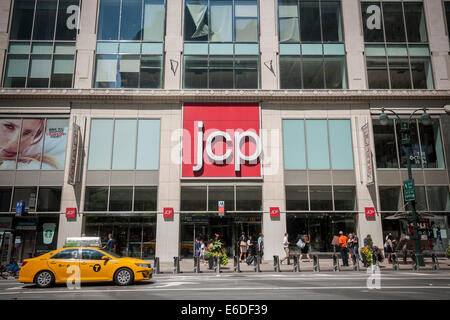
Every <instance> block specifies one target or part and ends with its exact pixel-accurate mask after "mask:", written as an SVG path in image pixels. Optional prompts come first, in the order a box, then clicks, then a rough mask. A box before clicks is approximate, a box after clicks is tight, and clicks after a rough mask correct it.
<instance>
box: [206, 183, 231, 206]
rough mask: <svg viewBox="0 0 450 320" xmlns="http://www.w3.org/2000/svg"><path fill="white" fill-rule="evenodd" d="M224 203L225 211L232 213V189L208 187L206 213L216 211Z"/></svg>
mask: <svg viewBox="0 0 450 320" xmlns="http://www.w3.org/2000/svg"><path fill="white" fill-rule="evenodd" d="M219 201H225V211H234V187H213V186H210V187H208V211H218V210H219Z"/></svg>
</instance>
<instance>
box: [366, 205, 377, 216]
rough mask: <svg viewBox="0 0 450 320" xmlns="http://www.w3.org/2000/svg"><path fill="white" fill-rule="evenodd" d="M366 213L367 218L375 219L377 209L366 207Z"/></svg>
mask: <svg viewBox="0 0 450 320" xmlns="http://www.w3.org/2000/svg"><path fill="white" fill-rule="evenodd" d="M364 211H365V213H366V218H375V208H374V207H365V208H364Z"/></svg>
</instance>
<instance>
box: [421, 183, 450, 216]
mask: <svg viewBox="0 0 450 320" xmlns="http://www.w3.org/2000/svg"><path fill="white" fill-rule="evenodd" d="M427 195H428V203H429V205H430V211H450V192H449V189H448V186H427Z"/></svg>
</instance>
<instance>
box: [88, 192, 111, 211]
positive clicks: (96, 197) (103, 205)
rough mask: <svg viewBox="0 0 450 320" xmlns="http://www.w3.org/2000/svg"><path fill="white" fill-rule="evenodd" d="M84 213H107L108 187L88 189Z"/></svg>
mask: <svg viewBox="0 0 450 320" xmlns="http://www.w3.org/2000/svg"><path fill="white" fill-rule="evenodd" d="M85 195H86V196H85V199H84V211H106V210H107V209H108V187H86V192H85Z"/></svg>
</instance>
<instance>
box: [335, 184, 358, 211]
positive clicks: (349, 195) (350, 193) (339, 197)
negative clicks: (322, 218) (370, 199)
mask: <svg viewBox="0 0 450 320" xmlns="http://www.w3.org/2000/svg"><path fill="white" fill-rule="evenodd" d="M333 191H334V210H336V211H355V210H356V190H355V187H344V186H333Z"/></svg>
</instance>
